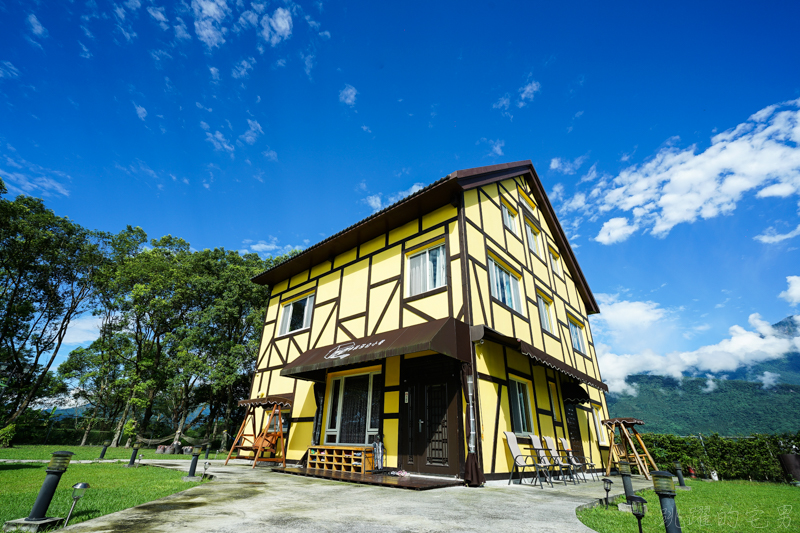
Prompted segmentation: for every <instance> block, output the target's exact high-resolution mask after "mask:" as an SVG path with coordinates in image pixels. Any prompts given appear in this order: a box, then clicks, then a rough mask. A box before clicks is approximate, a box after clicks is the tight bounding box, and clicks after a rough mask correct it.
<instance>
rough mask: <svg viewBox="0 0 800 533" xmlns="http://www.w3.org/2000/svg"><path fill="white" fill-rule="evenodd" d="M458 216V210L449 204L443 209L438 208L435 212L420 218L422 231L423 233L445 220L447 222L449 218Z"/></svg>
mask: <svg viewBox="0 0 800 533" xmlns="http://www.w3.org/2000/svg"><path fill="white" fill-rule="evenodd" d="M457 216H458V210H457V209H456V208H455V207H453V206H452V205H450V204H447V205H446V206H444V207H440V208H439V209H437V210H436V211H431V212H430V213H428V214H427V215H425V216H423V217H422V229H423V231H424V230H426V229H428V228H430V227H433V226H435V225H436V224H439V223H441V222H444V221H445V220H449V219H451V218H455V217H457Z"/></svg>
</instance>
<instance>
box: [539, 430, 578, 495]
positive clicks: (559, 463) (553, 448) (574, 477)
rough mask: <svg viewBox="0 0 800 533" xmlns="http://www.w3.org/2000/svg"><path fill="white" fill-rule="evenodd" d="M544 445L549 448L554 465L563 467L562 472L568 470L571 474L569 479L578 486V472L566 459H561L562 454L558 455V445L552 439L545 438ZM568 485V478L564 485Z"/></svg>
mask: <svg viewBox="0 0 800 533" xmlns="http://www.w3.org/2000/svg"><path fill="white" fill-rule="evenodd" d="M544 443H545V445H546V446H547V449H548V450H549V451H550V457H552V458H553V463H554V464H556V465H557V466H559V467H561V470H562V472H563V470H564V469H565V468H566V469H567V472H568V473H569V477H570V478H571V479H572V483H573V484H575V485H577V484H578V480H577V477H578V476H577V475H576V470H577V469H576V468H575V466H574V465H572V464H570V463H569V462H567V460H566V457H561V454H560V453H558V447H557V446H556V443H555V441H554V440H553V439H552V437H545V438H544ZM562 477H563V476H562ZM566 484H567V480H566V478H564V485H566Z"/></svg>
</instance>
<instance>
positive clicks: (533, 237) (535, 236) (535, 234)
mask: <svg viewBox="0 0 800 533" xmlns="http://www.w3.org/2000/svg"><path fill="white" fill-rule="evenodd" d="M525 232H526V233H527V234H528V248H530V250H531V252H533V253H535V254H536V255H542V254H541V253H540V252H539V230H538V229H536V228H534V227H533V224H531V223H530V222H528V221H527V220H526V221H525Z"/></svg>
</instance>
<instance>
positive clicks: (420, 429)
mask: <svg viewBox="0 0 800 533" xmlns="http://www.w3.org/2000/svg"><path fill="white" fill-rule="evenodd" d="M423 423H424V422H423V421H422V419H421V418H420V420H419V432H420V433H422V424H423Z"/></svg>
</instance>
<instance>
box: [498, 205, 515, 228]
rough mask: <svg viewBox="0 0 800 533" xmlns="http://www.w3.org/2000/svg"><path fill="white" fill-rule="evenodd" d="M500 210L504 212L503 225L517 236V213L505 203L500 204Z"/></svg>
mask: <svg viewBox="0 0 800 533" xmlns="http://www.w3.org/2000/svg"><path fill="white" fill-rule="evenodd" d="M500 209H502V211H503V224H504V225H505V227H507V228H508V229H509V230H511V233H513V234H514V235H516V234H517V213H516V212H514V211H513V210H511V209H510V208H509V207H508V206H507V205H506V204H505V202H500Z"/></svg>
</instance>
